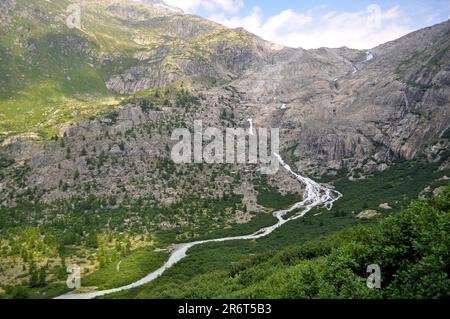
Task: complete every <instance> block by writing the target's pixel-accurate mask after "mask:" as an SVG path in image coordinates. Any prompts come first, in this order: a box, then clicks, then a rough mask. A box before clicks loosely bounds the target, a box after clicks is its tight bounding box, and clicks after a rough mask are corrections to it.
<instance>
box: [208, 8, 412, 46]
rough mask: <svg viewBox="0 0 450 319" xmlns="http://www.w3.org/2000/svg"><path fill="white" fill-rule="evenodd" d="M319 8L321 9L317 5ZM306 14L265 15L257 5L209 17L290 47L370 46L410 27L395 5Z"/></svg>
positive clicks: (288, 12)
mask: <svg viewBox="0 0 450 319" xmlns="http://www.w3.org/2000/svg"><path fill="white" fill-rule="evenodd" d="M319 9H320V8H319ZM317 11H318V10H316V9H315V10H309V11H307V12H306V13H301V12H295V11H294V10H291V9H288V10H284V11H282V12H280V13H279V14H277V15H274V16H271V17H268V18H265V17H264V14H263V12H262V10H261V9H260V8H259V7H254V8H253V10H252V12H251V13H250V14H249V15H247V16H244V17H238V16H232V17H227V16H226V15H225V14H224V13H221V14H212V15H211V16H210V19H212V20H214V21H217V22H219V23H222V24H224V25H226V26H228V27H232V28H236V27H243V28H245V29H247V30H248V31H250V32H252V33H255V34H257V35H259V36H261V37H262V38H264V39H267V40H270V41H272V42H276V43H280V44H284V45H286V46H290V47H303V48H307V49H309V48H318V47H341V46H347V47H351V48H357V49H369V48H372V47H375V46H377V45H379V44H381V43H385V42H388V41H391V40H394V39H396V38H399V37H401V36H403V35H405V34H407V33H409V32H411V31H412V30H411V29H410V28H409V27H408V23H409V21H410V20H409V18H408V17H407V16H405V15H404V14H402V12H401V10H400V7H399V6H395V7H392V8H390V9H388V10H382V9H381V8H380V7H378V6H377V5H371V6H369V7H367V10H361V11H355V12H326V13H323V14H319V13H317Z"/></svg>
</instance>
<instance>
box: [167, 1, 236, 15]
mask: <svg viewBox="0 0 450 319" xmlns="http://www.w3.org/2000/svg"><path fill="white" fill-rule="evenodd" d="M164 2H166V3H167V4H169V5H171V6H175V7H177V8H180V9H183V10H184V11H185V12H190V13H195V12H198V10H200V9H203V10H206V11H208V12H214V11H218V10H220V11H223V12H226V13H237V12H239V10H240V9H241V8H242V7H243V6H244V0H165V1H164Z"/></svg>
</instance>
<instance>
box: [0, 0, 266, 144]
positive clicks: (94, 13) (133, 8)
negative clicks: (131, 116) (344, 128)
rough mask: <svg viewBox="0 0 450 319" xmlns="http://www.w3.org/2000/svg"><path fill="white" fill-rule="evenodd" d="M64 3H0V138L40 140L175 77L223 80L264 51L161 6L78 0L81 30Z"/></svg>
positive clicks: (262, 57) (236, 34) (235, 33)
mask: <svg viewBox="0 0 450 319" xmlns="http://www.w3.org/2000/svg"><path fill="white" fill-rule="evenodd" d="M76 3H77V2H76V1H74V2H73V4H76ZM70 4H71V2H70V1H65V0H52V1H45V0H37V1H31V2H30V1H20V0H7V1H2V4H1V5H2V13H1V14H2V16H0V17H1V22H0V23H1V31H0V58H1V62H2V63H1V66H0V68H1V69H0V71H1V72H2V74H4V76H2V78H1V79H0V81H1V82H0V101H1V105H2V108H1V116H2V121H1V126H0V134H1V135H3V136H9V135H14V134H17V133H24V132H30V131H33V132H37V133H38V134H40V135H41V136H43V137H47V138H48V137H51V136H52V135H53V134H55V132H56V130H55V126H56V125H58V124H61V123H64V122H66V121H76V120H79V119H84V118H87V117H89V116H91V115H93V114H97V113H98V112H99V111H104V110H105V109H111V108H113V107H114V106H117V105H118V103H119V102H120V100H121V99H122V98H123V96H126V95H128V94H131V93H135V92H137V91H139V90H143V89H147V88H151V87H165V86H167V85H169V84H171V83H176V82H180V81H185V82H186V85H187V84H188V83H189V84H190V85H196V84H209V83H224V82H226V81H229V80H230V79H233V78H237V77H239V76H240V75H242V74H243V72H244V71H245V70H246V69H248V68H250V67H251V66H252V65H253V64H257V63H259V62H262V61H267V60H268V59H269V56H270V52H271V44H269V43H267V42H265V41H263V40H261V39H259V38H257V37H254V36H252V35H251V34H249V33H248V32H246V31H244V30H229V29H227V28H225V27H223V26H220V25H218V24H216V23H213V22H210V21H207V20H205V19H202V18H200V17H197V16H193V15H187V14H182V13H180V12H179V11H178V10H171V9H170V7H168V6H166V5H165V4H164V2H162V1H116V0H101V1H93V0H90V1H89V0H88V1H84V2H83V5H82V8H81V10H80V11H81V17H80V21H81V30H78V29H76V28H72V29H70V28H69V26H68V25H67V23H66V20H67V19H68V17H71V15H73V14H75V13H76V10H74V9H76V7H75V8H73V7H70V8H72V9H70V8H69V5H70ZM68 8H69V9H68ZM167 8H169V9H167Z"/></svg>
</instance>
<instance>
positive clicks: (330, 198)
mask: <svg viewBox="0 0 450 319" xmlns="http://www.w3.org/2000/svg"><path fill="white" fill-rule="evenodd" d="M249 122H250V123H252V121H249ZM250 129H251V130H253V125H251V128H250ZM274 156H275V157H276V158H277V159H278V161H279V162H280V164H281V165H282V166H283V167H284V169H286V170H287V171H288V172H289V173H291V174H292V175H293V176H295V178H296V179H297V180H298V181H299V182H301V183H302V184H304V185H305V191H304V193H303V198H302V201H300V202H298V203H296V204H294V205H292V206H291V207H290V208H289V209H285V210H278V211H276V212H274V213H273V216H274V217H276V218H277V219H278V222H277V223H276V224H274V225H272V226H268V227H264V228H261V229H260V230H258V231H256V232H255V233H253V234H251V235H244V236H235V237H225V238H217V239H209V240H201V241H194V242H190V243H183V244H174V245H172V253H171V255H170V257H169V260H168V261H167V262H166V263H165V264H164V265H163V266H162V267H161V268H159V269H157V270H156V271H154V272H152V273H150V274H149V275H147V276H146V277H144V278H142V279H140V280H138V281H136V282H134V283H131V284H129V285H126V286H123V287H119V288H114V289H108V290H102V291H94V292H87V293H80V294H76V293H69V294H65V295H62V296H59V297H57V298H56V299H92V298H96V297H100V296H104V295H108V294H111V293H115V292H120V291H124V290H129V289H132V288H136V287H139V286H142V285H144V284H147V283H149V282H151V281H153V280H155V279H156V278H158V277H159V276H161V275H162V274H163V273H164V272H165V271H166V270H167V269H169V268H171V267H172V266H173V265H175V264H176V263H178V262H179V261H180V260H182V259H183V258H185V257H186V256H187V251H188V250H189V249H190V248H192V247H194V246H198V245H202V244H206V243H213V242H225V241H231V240H253V239H259V238H262V237H265V236H267V235H269V234H271V233H272V232H273V231H274V230H276V229H277V228H279V227H281V226H282V225H284V224H285V223H287V222H289V221H292V220H295V219H298V218H301V217H303V216H305V214H306V213H308V212H309V211H310V210H312V209H313V208H315V207H319V206H322V207H325V208H326V209H328V210H330V209H331V208H332V207H333V203H334V202H335V201H337V200H338V199H340V198H341V197H342V196H343V195H342V194H341V193H340V192H338V191H336V190H332V189H329V188H327V187H325V186H322V185H320V184H319V183H317V182H315V181H313V180H312V179H310V178H308V177H305V176H302V175H300V174H297V173H295V172H294V171H292V169H291V167H290V166H289V165H288V164H286V163H285V162H284V161H283V159H282V158H281V156H280V155H279V154H277V153H274ZM301 208H303V209H301ZM299 209H301V210H299ZM296 210H299V211H298V212H296V213H295V214H293V215H292V216H291V217H289V218H287V219H285V218H284V217H285V216H286V215H287V214H288V213H291V212H293V211H296Z"/></svg>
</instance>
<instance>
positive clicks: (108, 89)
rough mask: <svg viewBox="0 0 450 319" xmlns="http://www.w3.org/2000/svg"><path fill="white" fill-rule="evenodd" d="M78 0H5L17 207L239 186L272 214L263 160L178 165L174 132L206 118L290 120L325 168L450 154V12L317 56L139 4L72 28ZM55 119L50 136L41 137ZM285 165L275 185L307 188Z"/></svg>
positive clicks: (1, 109)
mask: <svg viewBox="0 0 450 319" xmlns="http://www.w3.org/2000/svg"><path fill="white" fill-rule="evenodd" d="M67 4H69V2H68V1H62V0H61V1H52V2H50V3H48V2H46V1H40V0H39V1H33V2H32V3H31V4H28V2H25V1H19V0H7V1H6V2H3V4H2V6H3V7H5V8H6V9H5V10H6V11H3V12H9V14H6V15H7V16H8V19H6V18H5V19H3V18H2V19H0V21H3V22H2V23H3V24H4V26H6V27H4V28H2V30H3V31H2V33H1V34H0V39H1V42H0V56H1V59H2V61H6V62H7V63H2V64H1V66H0V68H2V70H1V71H4V72H2V74H5V75H7V76H1V77H0V81H1V84H2V85H1V87H2V88H3V91H2V92H1V94H2V95H1V98H2V99H1V100H0V119H1V121H0V125H1V128H2V129H3V130H4V132H3V133H4V135H5V137H6V136H8V137H7V138H6V139H5V140H4V141H3V143H2V146H1V148H0V154H1V156H2V174H1V180H0V200H1V201H2V202H3V203H6V204H8V205H12V204H14V203H16V202H17V201H18V200H30V201H34V202H39V201H46V202H51V201H55V200H57V199H62V198H69V197H72V196H76V195H79V196H87V195H89V194H92V195H97V196H112V195H114V196H115V197H117V199H118V201H119V202H120V201H123V200H125V199H126V198H127V197H129V196H131V197H133V199H135V200H138V199H140V198H141V199H142V198H146V200H149V201H154V200H156V201H158V202H161V203H171V202H174V201H180V200H182V199H183V198H184V197H186V196H189V195H193V194H195V195H198V196H222V195H223V194H224V193H239V194H243V195H244V201H245V203H246V204H247V206H248V207H249V208H250V209H251V210H258V209H260V207H258V205H257V204H256V196H257V190H256V188H257V187H256V186H255V180H256V179H257V178H259V177H258V173H257V171H258V170H257V167H254V166H221V165H215V166H214V165H209V166H208V165H198V166H195V165H193V166H189V167H187V166H185V165H184V166H183V165H180V166H177V165H174V164H173V163H172V162H171V161H170V159H169V154H170V148H171V146H172V144H173V142H172V141H170V133H171V131H172V130H173V129H174V128H176V127H191V125H192V122H193V120H195V119H202V120H203V121H204V126H205V127H206V126H215V127H220V128H225V127H248V123H247V119H249V118H251V119H253V122H254V125H255V126H256V127H280V128H281V140H282V145H281V152H282V155H283V156H284V158H286V159H287V160H288V162H289V163H290V164H291V165H294V166H296V169H298V170H302V171H307V172H308V173H309V174H312V175H322V174H327V175H336V174H341V173H342V172H346V173H347V174H348V176H349V177H351V178H360V177H363V176H364V175H367V174H370V173H373V172H375V171H380V170H384V169H386V167H388V166H389V165H390V164H391V163H392V162H393V161H398V160H405V159H406V160H411V159H416V158H418V157H425V158H428V159H429V160H432V161H433V160H436V159H440V158H442V157H444V158H446V157H448V151H447V149H448V143H449V133H448V128H449V126H450V116H449V111H450V88H449V85H450V73H449V72H450V64H449V62H448V61H450V59H449V58H450V56H449V54H450V53H449V52H450V50H449V44H450V22H449V21H447V22H444V23H442V24H439V25H436V26H434V27H431V28H427V29H424V30H420V31H417V32H414V33H412V34H410V35H407V36H406V37H403V38H401V39H398V40H396V41H393V42H390V43H387V44H384V45H381V46H379V47H376V48H373V49H371V50H369V51H367V52H366V51H358V50H352V49H348V48H339V49H328V48H321V49H317V50H303V49H292V48H281V47H279V46H276V45H273V44H271V43H268V42H266V41H264V40H262V39H260V38H258V37H256V36H253V35H251V34H250V33H248V32H246V31H245V30H242V29H237V30H230V29H227V28H225V27H223V26H220V25H218V24H215V23H212V22H210V21H207V20H204V19H202V18H200V17H196V16H191V15H185V14H182V13H181V12H177V11H173V10H170V9H167V8H163V7H161V6H157V5H155V4H153V5H148V4H143V3H133V2H126V1H113V0H102V1H100V2H99V1H87V2H86V7H85V8H84V20H83V21H84V22H83V30H82V31H79V30H69V29H67V28H66V27H64V26H63V27H62V28H61V24H58V22H61V21H63V16H64V15H63V13H64V12H65V11H64V8H65V7H66V5H67ZM17 15H19V16H21V17H23V18H27V20H28V21H32V23H33V28H31V25H29V24H28V22H27V23H23V20H20V19H18V18H17ZM19 22H20V23H19ZM30 23H31V22H30ZM44 48H52V50H50V51H48V50H47V49H45V50H44ZM19 52H20V54H19ZM19 56H23V60H22V58H19ZM25 61H27V62H25ZM69 61H70V62H69ZM73 61H76V62H73ZM44 68H45V72H44ZM80 68H81V69H80ZM35 74H38V75H37V76H32V75H35ZM73 82H76V83H77V85H72V84H71V83H73ZM44 83H46V85H47V86H46V88H45V90H44V88H43V87H42V85H44ZM42 90H44V91H42ZM46 90H48V91H46ZM36 92H41V93H42V92H51V94H50V95H48V94H47V95H46V94H41V95H42V96H41V95H40V96H39V97H36ZM189 92H190V93H189ZM52 98H54V99H53V100H51V101H49V100H48V99H52ZM106 98H110V99H111V100H108V101H106V102H105V101H104V99H106ZM36 99H38V100H36ZM74 101H76V102H74ZM119 104H120V105H119ZM105 109H107V110H109V111H107V112H106V113H99V112H100V111H105ZM61 114H66V115H65V116H62V115H61ZM67 114H69V115H67ZM92 114H96V115H97V117H95V118H94V117H90V116H91V115H92ZM68 121H70V123H69V124H67V122H68ZM61 123H66V124H61ZM17 127H19V129H17ZM49 127H50V128H51V129H52V130H54V131H51V132H54V133H53V134H52V135H55V136H54V137H53V138H52V140H50V141H49V140H42V138H39V135H38V134H31V135H30V134H29V133H30V132H31V133H41V131H42V130H43V129H44V128H46V129H47V128H49ZM19 132H27V133H28V134H27V135H26V136H24V135H22V136H17V135H16V134H15V133H19ZM52 135H50V136H52ZM448 165H449V164H448V161H447V162H444V164H443V166H442V168H444V167H446V166H448ZM278 174H281V175H276V176H271V177H270V178H269V183H271V184H272V185H275V186H277V187H278V190H279V191H281V192H282V193H287V192H300V191H301V189H299V186H298V184H297V183H296V182H295V181H294V180H292V179H291V178H290V177H289V176H287V175H286V173H285V172H283V171H282V170H280V171H279V173H278ZM280 177H282V178H280ZM205 189H207V191H205Z"/></svg>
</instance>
